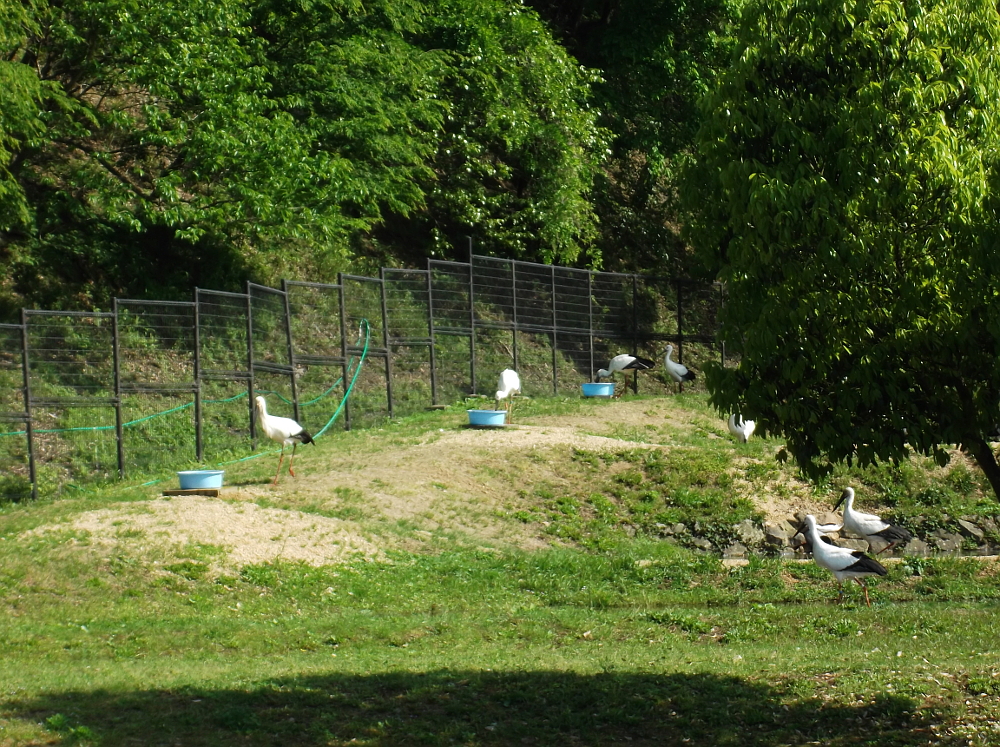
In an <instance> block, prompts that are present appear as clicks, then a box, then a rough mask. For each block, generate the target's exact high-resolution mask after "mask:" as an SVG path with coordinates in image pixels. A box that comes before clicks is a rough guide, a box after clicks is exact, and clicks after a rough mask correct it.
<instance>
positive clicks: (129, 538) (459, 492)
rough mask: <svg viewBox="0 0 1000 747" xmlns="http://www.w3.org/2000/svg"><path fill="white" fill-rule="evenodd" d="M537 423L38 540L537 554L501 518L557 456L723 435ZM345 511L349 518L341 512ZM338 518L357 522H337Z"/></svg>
mask: <svg viewBox="0 0 1000 747" xmlns="http://www.w3.org/2000/svg"><path fill="white" fill-rule="evenodd" d="M685 418H686V419H685ZM534 422H535V423H536V424H534V425H517V426H516V427H512V428H507V429H503V430H472V429H467V428H452V429H442V430H440V431H436V432H432V433H429V434H427V436H426V437H425V438H424V439H423V441H422V442H419V443H416V444H410V445H406V446H401V447H399V448H395V449H389V450H385V449H383V450H381V451H380V452H379V453H378V455H377V457H375V458H373V457H372V455H371V454H370V453H365V452H364V450H363V449H361V450H360V451H356V452H354V453H347V454H343V455H339V454H332V455H326V457H327V458H328V459H329V460H331V461H332V465H331V467H332V468H331V469H330V471H321V470H319V469H317V470H316V473H315V474H310V470H311V469H312V464H313V463H315V464H316V465H317V467H318V463H319V461H320V459H318V458H311V457H312V454H309V453H307V454H303V455H302V456H300V458H299V460H298V461H297V466H298V470H297V472H298V475H299V476H298V477H297V478H296V479H294V480H291V479H288V478H286V477H283V478H282V482H281V484H279V486H278V487H276V488H275V487H272V486H271V485H270V483H269V482H266V483H263V484H259V483H258V484H251V485H244V486H239V487H236V488H230V489H228V490H227V491H226V492H225V494H224V496H223V497H222V498H205V497H199V496H177V497H173V498H157V499H154V500H151V501H137V502H134V503H126V504H119V505H117V506H116V507H115V508H108V509H101V510H96V511H89V512H85V513H83V514H79V515H77V516H76V517H75V518H73V519H72V520H70V521H68V522H67V523H65V524H59V525H50V526H46V527H40V528H38V529H35V530H34V532H48V531H52V530H60V531H62V530H67V529H69V530H72V531H74V532H77V533H80V532H84V533H87V534H88V535H89V537H90V540H91V543H92V544H96V545H98V546H101V545H104V546H111V545H115V546H117V547H119V548H123V547H127V548H131V549H132V550H134V551H136V552H140V553H147V552H150V551H151V550H152V549H154V548H156V549H158V550H160V551H161V552H162V551H163V550H164V548H167V549H168V550H169V548H174V550H175V551H176V552H177V553H178V554H179V556H183V549H184V547H185V546H189V545H209V546H212V547H213V548H216V549H217V550H218V553H217V560H216V565H218V566H219V567H240V566H243V565H245V564H248V563H261V562H268V561H272V560H277V559H284V560H292V561H301V562H304V563H309V564H312V565H325V564H333V563H340V562H344V561H345V560H348V559H356V558H368V559H376V558H379V557H380V555H381V552H382V550H383V549H385V548H389V547H399V548H409V549H419V548H420V547H421V546H426V545H427V543H428V542H431V543H433V542H437V544H438V545H439V546H443V545H445V544H450V545H452V546H455V545H464V546H485V547H494V548H495V547H504V546H512V547H520V548H525V549H532V548H539V547H543V546H545V545H546V544H548V542H549V540H547V539H545V538H542V537H540V536H538V535H537V534H535V533H534V529H533V528H532V527H531V526H530V525H527V524H521V523H519V522H513V521H510V520H508V519H504V518H503V517H502V516H501V515H500V514H502V513H503V512H504V511H505V510H509V508H510V507H511V506H512V505H516V503H517V500H518V491H519V490H520V489H521V486H533V485H537V484H538V483H539V481H544V482H545V483H546V484H547V485H549V486H550V487H551V488H553V489H555V490H558V489H559V487H560V482H561V481H563V480H569V479H570V477H569V476H565V477H563V476H561V475H560V473H559V471H558V464H559V461H560V460H553V459H552V456H553V455H554V454H560V453H561V454H565V455H568V454H569V452H570V450H571V449H574V448H576V449H585V450H588V451H598V450H605V449H621V448H670V446H669V444H668V445H666V446H656V445H651V444H647V443H644V442H642V441H641V440H629V438H628V437H627V436H626V437H625V438H615V437H608V436H598V435H593V434H594V433H625V434H633V437H634V438H636V439H641V433H642V429H643V428H644V427H646V426H647V425H649V424H650V423H655V424H656V425H657V426H660V425H662V424H664V423H665V422H667V423H669V424H670V425H671V426H674V427H678V428H682V427H688V428H690V427H697V428H702V429H704V430H706V431H707V432H708V433H709V434H710V435H713V434H720V435H719V437H726V435H725V424H724V423H721V421H720V422H715V421H714V420H711V419H709V418H707V417H706V416H704V415H698V414H691V415H690V416H689V417H688V416H685V414H684V413H683V412H682V411H678V410H676V409H669V408H667V407H665V404H664V403H662V402H657V401H655V400H653V401H650V400H644V401H639V402H628V401H624V402H618V403H616V405H615V407H613V408H612V407H604V408H599V409H595V411H594V416H591V417H587V416H583V415H575V416H571V417H550V418H544V419H536V420H535V421H534ZM790 487H791V488H795V490H790V489H789V488H790ZM737 488H739V481H738V483H737ZM750 497H751V498H753V499H754V500H755V502H756V503H757V505H759V506H761V507H762V508H763V509H764V510H765V511H767V513H768V514H773V515H775V516H782V517H783V516H785V515H788V514H791V513H794V511H796V510H802V509H803V508H806V509H809V510H827V506H820V505H819V504H815V502H814V501H812V500H811V499H809V498H807V497H806V496H805V490H804V486H788V485H785V486H783V488H782V489H780V490H776V491H775V493H774V494H773V495H772V494H770V492H769V493H768V494H767V495H752V496H750ZM258 502H262V503H266V504H268V505H269V506H274V505H275V504H278V505H280V506H281V507H280V508H274V507H267V508H265V507H262V506H261V505H258ZM345 505H347V506H349V507H350V508H352V509H353V514H352V513H347V514H344V512H343V509H344V507H345ZM296 507H302V508H308V509H309V512H303V511H299V510H296ZM317 511H320V512H322V513H324V514H326V516H323V515H320V514H319V513H316V512H317ZM338 514H340V515H346V516H348V517H350V518H352V519H353V518H357V520H356V521H355V520H344V519H337V518H329V516H330V515H338Z"/></svg>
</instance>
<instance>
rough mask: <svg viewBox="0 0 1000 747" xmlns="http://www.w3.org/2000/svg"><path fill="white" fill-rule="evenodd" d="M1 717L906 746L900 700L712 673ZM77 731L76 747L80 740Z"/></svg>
mask: <svg viewBox="0 0 1000 747" xmlns="http://www.w3.org/2000/svg"><path fill="white" fill-rule="evenodd" d="M5 710H7V712H8V713H9V714H10V715H11V716H13V717H15V718H21V719H26V720H30V721H31V722H47V723H48V724H49V727H50V728H51V729H52V730H53V731H54V732H56V734H58V733H59V732H62V734H63V743H67V744H68V743H80V742H81V741H86V740H87V739H88V737H89V735H91V734H92V735H93V741H94V742H96V743H97V744H101V745H137V744H142V745H184V746H185V747H187V746H188V745H342V744H348V743H354V744H362V745H374V746H378V747H383V746H386V745H411V744H412V745H421V744H426V745H442V744H463V745H522V744H530V745H605V744H609V743H619V742H620V743H623V744H632V745H654V744H655V745H668V744H669V745H673V744H677V745H683V744H690V745H757V746H760V747H764V746H766V745H801V744H807V743H810V742H811V743H814V744H815V743H820V744H825V745H846V744H855V743H858V742H859V741H861V742H865V743H868V742H869V741H870V740H872V739H873V738H876V737H877V741H878V744H880V745H895V744H912V743H913V740H914V739H915V738H916V737H917V732H918V731H923V729H924V728H925V727H926V726H927V724H926V723H925V721H924V717H923V715H921V713H920V712H919V711H918V709H917V707H916V704H915V703H914V702H913V701H911V700H910V699H908V698H903V697H899V696H886V697H884V698H880V699H877V700H875V701H874V702H871V703H868V704H866V705H863V706H843V705H834V704H829V703H823V702H821V701H819V700H816V699H801V698H796V697H794V696H787V697H783V696H782V693H781V692H779V691H778V690H777V689H775V688H773V687H771V686H769V685H766V684H762V683H757V682H751V681H748V680H746V679H743V678H739V677H725V676H717V675H708V674H666V675H658V674H634V673H617V672H606V673H603V674H597V675H580V674H574V673H570V672H488V671H485V672H484V671H461V670H438V671H432V672H423V673H411V672H393V673H386V674H372V675H351V674H344V675H341V674H326V675H316V676H307V677H294V678H276V679H269V680H265V681H262V682H260V683H257V684H256V685H254V686H252V687H249V688H248V689H246V690H236V689H222V690H220V689H211V688H198V687H193V688H182V689H178V690H144V691H128V692H120V691H115V692H109V691H92V692H91V691H87V692H79V691H76V692H61V693H48V694H45V695H41V696H38V697H34V698H30V699H23V700H20V701H13V702H11V701H8V704H7V708H6V709H5ZM81 736H82V737H83V739H81Z"/></svg>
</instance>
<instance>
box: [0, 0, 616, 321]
mask: <svg viewBox="0 0 1000 747" xmlns="http://www.w3.org/2000/svg"><path fill="white" fill-rule="evenodd" d="M0 7H2V8H3V11H2V13H0V24H2V31H0V45H2V58H3V62H2V68H0V80H2V81H3V82H4V83H5V84H6V85H4V86H2V88H3V93H2V94H0V96H2V97H3V99H2V102H0V103H2V104H3V111H4V117H3V124H2V125H0V231H2V233H0V252H2V255H0V263H2V265H3V266H4V267H5V269H6V272H5V273H4V275H5V278H4V282H5V287H4V291H5V296H6V297H7V298H8V300H9V301H11V302H13V301H14V300H27V301H29V302H31V303H34V304H42V305H71V306H73V305H76V306H93V305H95V304H96V305H101V304H103V303H106V302H107V300H108V298H109V297H110V296H111V295H114V294H117V295H139V296H156V295H161V296H163V295H166V294H167V293H169V292H171V291H173V292H175V293H176V292H178V291H186V290H187V289H188V288H189V287H190V286H191V285H194V284H200V285H208V286H213V287H222V288H225V287H233V286H238V285H239V284H240V283H241V282H242V281H243V280H244V279H246V278H248V277H255V278H258V279H260V278H263V279H265V280H266V279H273V278H274V277H279V276H280V275H281V274H283V273H288V272H289V271H290V268H294V269H297V270H299V271H300V272H299V274H310V275H312V276H313V277H316V276H323V275H324V274H329V273H330V272H332V271H333V270H335V269H343V268H345V267H346V266H347V264H348V263H349V262H351V261H352V260H356V259H357V258H358V257H363V256H365V255H366V254H370V253H371V252H372V251H373V250H376V249H377V250H379V251H381V252H383V253H385V254H395V255H404V254H406V253H407V252H409V254H410V255H417V256H420V257H422V256H426V254H427V253H429V252H430V251H432V250H433V248H434V246H436V245H445V244H447V245H448V247H446V248H447V250H448V251H451V249H450V246H451V245H452V244H459V243H460V244H461V246H462V247H463V251H464V246H465V236H468V235H472V236H474V237H475V238H476V239H477V240H478V241H479V242H483V243H485V244H486V248H487V249H495V250H496V251H499V252H501V253H504V254H507V255H513V256H526V257H529V258H545V259H559V260H563V261H573V260H575V259H577V258H578V257H579V256H580V254H581V251H582V249H583V247H584V246H585V244H586V243H587V241H588V239H589V238H590V237H591V236H592V235H593V232H594V226H595V216H594V212H593V209H592V207H591V205H590V202H589V201H588V194H589V190H590V188H591V185H592V182H593V178H594V174H595V172H596V169H597V165H598V160H599V158H600V156H601V153H602V152H603V136H602V134H601V130H600V129H599V128H598V127H597V125H596V122H595V114H594V113H593V112H592V111H591V110H590V109H588V107H587V101H586V100H587V97H588V95H589V94H588V87H587V82H588V80H589V78H590V77H591V75H592V74H591V73H589V72H587V71H585V70H583V69H581V68H580V67H579V66H578V65H577V64H576V63H575V62H574V61H573V60H572V59H571V58H570V57H569V56H568V55H567V54H566V53H565V51H564V50H563V49H562V48H561V47H560V46H559V45H558V44H556V43H555V42H554V41H553V39H552V37H551V35H550V34H549V33H548V31H547V29H546V27H545V26H544V25H543V24H542V22H541V21H540V20H539V19H538V18H537V16H536V15H535V14H534V13H532V12H531V11H528V10H525V9H523V8H521V6H520V5H515V4H513V3H511V2H508V1H507V0H488V1H487V2H471V1H469V0H432V1H431V2H428V3H420V2H403V1H399V0H381V1H379V0H375V1H374V2H366V3H364V4H362V3H360V2H355V1H354V0H323V1H321V2H301V3H283V2H269V1H268V0H259V1H257V0H198V2H193V0H166V1H165V2H162V3H156V4H153V5H151V4H149V3H146V2H143V0H51V1H46V0H37V2H34V3H33V4H29V5H24V4H21V3H20V2H19V0H3V2H2V3H0Z"/></svg>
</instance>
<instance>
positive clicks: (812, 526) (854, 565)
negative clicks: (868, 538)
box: [806, 514, 888, 607]
mask: <svg viewBox="0 0 1000 747" xmlns="http://www.w3.org/2000/svg"><path fill="white" fill-rule="evenodd" d="M806 527H807V531H808V536H809V540H810V542H811V543H812V553H813V558H814V559H815V560H816V564H817V565H818V566H820V567H821V568H826V569H827V570H828V571H830V573H832V574H833V577H834V578H835V579H837V583H838V584H839V585H840V596H839V597H838V599H839V600H843V598H844V581H846V580H848V579H852V578H853V579H854V580H855V581H857V582H858V585H859V586H861V588H862V589H864V591H865V604H867V605H868V606H869V607H871V606H872V603H871V600H870V599H869V598H868V586H867V584H865V582H864V579H865V578H867V577H868V576H884V575H886V574H887V573H888V571H887V570H886V569H885V567H883V565H882V564H881V563H879V562H878V561H877V560H875V559H873V558H870V557H868V556H867V555H865V554H864V553H863V552H861V551H860V550H851V549H848V548H846V547H838V546H837V545H830V544H827V543H826V542H824V541H823V538H822V536H821V535H820V532H819V529H818V528H817V526H816V517H815V516H813V515H812V514H808V515H806Z"/></svg>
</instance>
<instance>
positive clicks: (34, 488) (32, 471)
mask: <svg viewBox="0 0 1000 747" xmlns="http://www.w3.org/2000/svg"><path fill="white" fill-rule="evenodd" d="M21 378H22V381H23V382H24V414H25V419H24V431H25V433H26V434H27V436H28V477H29V478H30V480H31V499H32V500H33V501H34V500H38V471H37V469H36V467H35V429H34V426H33V422H34V416H33V415H32V413H31V376H30V375H29V373H28V310H27V309H24V308H22V309H21Z"/></svg>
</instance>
